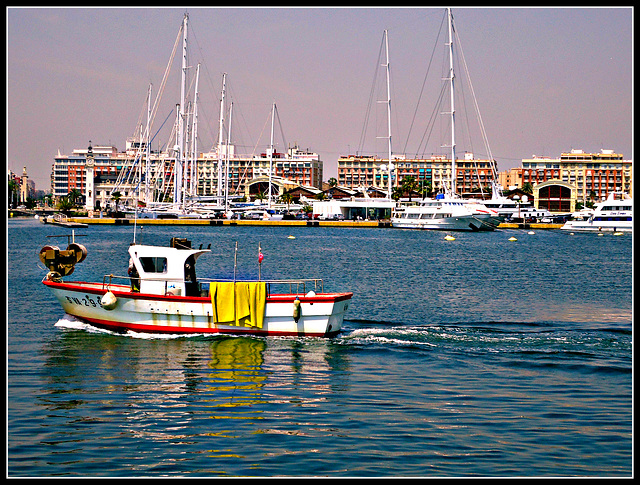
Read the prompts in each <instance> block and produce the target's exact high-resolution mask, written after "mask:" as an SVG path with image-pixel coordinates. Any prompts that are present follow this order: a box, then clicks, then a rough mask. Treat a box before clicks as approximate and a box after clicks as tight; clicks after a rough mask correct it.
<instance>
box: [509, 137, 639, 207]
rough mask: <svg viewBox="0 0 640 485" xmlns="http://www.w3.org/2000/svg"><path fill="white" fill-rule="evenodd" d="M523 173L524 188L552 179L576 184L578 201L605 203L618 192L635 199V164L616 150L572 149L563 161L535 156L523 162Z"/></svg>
mask: <svg viewBox="0 0 640 485" xmlns="http://www.w3.org/2000/svg"><path fill="white" fill-rule="evenodd" d="M521 173H522V176H521V182H522V184H523V185H524V184H526V183H530V184H531V185H532V186H534V187H535V186H536V185H537V184H541V183H544V182H549V181H552V180H557V181H560V182H563V183H564V184H569V185H572V186H573V187H575V199H576V200H578V201H587V200H590V199H596V200H604V199H606V198H607V197H608V195H609V194H610V193H611V192H616V191H623V192H626V193H627V194H629V195H630V196H633V194H632V190H633V163H632V161H631V160H624V158H623V156H622V154H619V153H615V152H614V151H613V150H600V152H599V153H586V152H584V151H583V150H571V151H570V152H567V153H562V154H561V155H560V157H559V158H550V157H536V156H534V157H533V158H527V159H523V160H522V168H521ZM547 187H548V185H547Z"/></svg>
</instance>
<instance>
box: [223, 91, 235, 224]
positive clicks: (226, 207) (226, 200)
mask: <svg viewBox="0 0 640 485" xmlns="http://www.w3.org/2000/svg"><path fill="white" fill-rule="evenodd" d="M232 114H233V101H232V102H231V104H230V105H229V130H228V131H227V150H226V153H225V161H226V163H225V174H224V210H225V211H228V210H229V145H230V143H231V115H232Z"/></svg>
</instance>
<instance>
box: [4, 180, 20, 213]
mask: <svg viewBox="0 0 640 485" xmlns="http://www.w3.org/2000/svg"><path fill="white" fill-rule="evenodd" d="M18 189H19V186H18V184H17V183H16V181H15V180H9V185H8V188H7V195H8V196H9V197H8V200H7V203H8V206H9V208H12V207H15V206H16V203H17V202H18Z"/></svg>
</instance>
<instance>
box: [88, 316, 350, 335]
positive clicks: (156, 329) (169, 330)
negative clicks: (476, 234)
mask: <svg viewBox="0 0 640 485" xmlns="http://www.w3.org/2000/svg"><path fill="white" fill-rule="evenodd" d="M76 318H79V319H80V320H83V321H85V322H88V323H90V324H92V325H94V326H96V327H98V328H103V329H105V330H111V331H113V332H118V333H122V332H124V331H126V330H132V331H134V332H139V333H158V334H185V335H196V334H211V335H247V336H273V337H334V336H336V335H337V334H338V333H339V331H337V332H329V333H307V334H300V333H298V332H269V331H263V330H257V329H251V330H232V329H227V328H224V329H221V328H185V327H170V326H165V325H158V326H155V325H154V326H153V327H149V325H138V324H136V323H123V322H113V321H110V320H98V319H94V318H81V317H76Z"/></svg>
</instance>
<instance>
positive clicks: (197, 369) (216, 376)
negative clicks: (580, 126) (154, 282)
mask: <svg viewBox="0 0 640 485" xmlns="http://www.w3.org/2000/svg"><path fill="white" fill-rule="evenodd" d="M67 233H69V231H68V230H65V229H62V228H55V227H51V226H44V225H42V224H39V223H38V222H37V221H35V220H27V219H16V220H9V221H8V223H7V236H8V249H7V262H8V271H7V283H8V285H7V288H8V290H7V314H8V315H7V317H8V319H7V321H8V324H7V325H8V327H7V337H8V346H7V393H8V396H7V405H8V407H7V439H8V446H7V474H8V476H11V477H31V476H42V477H69V478H71V477H125V476H126V477H178V476H183V477H203V476H207V477H238V476H255V477H272V476H284V477H301V476H325V477H343V476H346V477H349V476H352V477H355V476H359V477H418V476H424V477H478V476H480V477H482V476H495V477H507V476H508V477H531V476H536V477H549V476H557V477H569V476H580V477H585V476H595V477H629V476H632V475H633V465H632V458H633V435H632V391H633V385H632V377H633V374H632V364H633V360H632V310H633V309H632V288H633V286H632V246H633V242H632V235H631V234H625V235H623V236H613V235H611V234H607V235H605V236H600V237H599V236H597V235H596V234H576V235H574V236H571V235H569V234H567V233H565V232H562V231H537V232H536V233H535V234H527V232H525V231H503V230H501V231H496V232H493V233H482V234H463V233H460V234H456V240H455V241H445V240H444V234H443V233H440V232H419V231H403V230H397V229H378V228H375V229H371V228H366V229H365V228H362V229H356V228H324V227H318V228H307V227H228V226H224V227H208V226H207V227H204V226H203V227H200V226H175V227H171V226H143V228H142V229H140V228H139V230H138V231H137V234H136V238H137V240H138V242H143V243H145V242H146V243H159V244H163V245H165V244H168V242H169V239H170V237H172V236H178V237H187V238H189V239H190V240H191V241H192V243H193V244H194V245H195V246H198V245H199V244H201V243H202V244H204V245H205V247H206V245H207V244H209V243H211V248H212V252H211V254H210V255H206V256H203V257H201V258H200V259H199V260H198V265H199V268H198V274H199V276H203V277H213V276H216V275H217V276H225V275H229V274H232V272H233V256H234V251H233V248H234V246H235V243H236V242H238V246H239V256H238V268H239V270H238V271H239V276H240V277H252V276H255V275H256V274H257V248H258V244H260V245H261V247H262V252H263V254H264V255H265V259H264V262H263V265H262V275H263V277H265V278H280V277H298V276H304V277H321V278H323V279H324V285H325V290H329V291H334V290H335V291H353V292H354V297H353V300H352V304H351V305H350V307H349V311H348V313H347V316H346V320H345V324H344V328H343V331H342V332H341V334H340V335H338V336H337V337H336V338H333V339H320V338H272V337H269V338H246V337H210V336H209V337H204V336H193V337H176V336H164V337H157V336H156V337H153V336H148V335H115V334H112V333H108V332H104V331H99V330H96V329H93V328H91V327H89V326H86V325H83V324H82V323H81V322H77V321H73V320H72V319H70V318H69V317H65V315H64V312H63V311H62V310H61V308H60V307H59V306H58V304H57V302H56V301H55V300H54V298H53V297H52V295H51V294H49V292H48V290H47V289H46V288H45V287H44V286H43V285H42V284H41V283H40V281H41V279H42V277H43V276H44V274H45V271H44V270H43V268H42V265H41V264H40V263H39V260H38V256H37V255H38V252H39V250H40V248H41V247H42V246H44V245H45V244H51V243H52V242H57V243H58V245H60V246H61V247H62V246H64V247H66V238H58V239H55V238H47V236H49V235H62V234H67ZM76 234H78V242H81V243H82V244H84V245H85V246H86V247H87V249H88V256H87V259H86V260H85V261H83V262H82V263H80V264H79V265H78V266H77V267H76V270H75V272H74V274H73V275H71V276H69V277H68V278H72V279H80V280H95V279H96V277H100V278H101V277H102V275H103V274H109V273H115V274H125V271H126V267H127V263H128V257H127V254H126V250H127V247H128V245H129V243H130V242H131V241H132V238H133V231H132V227H131V226H129V227H126V226H99V225H95V226H90V227H89V228H87V229H80V230H76ZM81 234H84V235H85V236H81ZM289 235H293V236H295V239H289V238H288V237H287V236H289ZM513 235H515V236H516V237H517V239H518V240H517V241H515V242H511V241H508V239H509V237H511V236H513Z"/></svg>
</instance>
